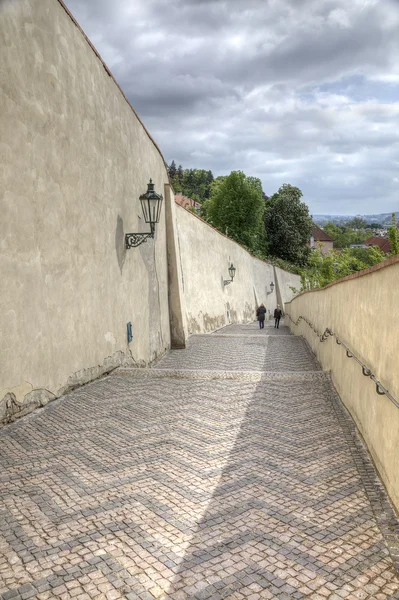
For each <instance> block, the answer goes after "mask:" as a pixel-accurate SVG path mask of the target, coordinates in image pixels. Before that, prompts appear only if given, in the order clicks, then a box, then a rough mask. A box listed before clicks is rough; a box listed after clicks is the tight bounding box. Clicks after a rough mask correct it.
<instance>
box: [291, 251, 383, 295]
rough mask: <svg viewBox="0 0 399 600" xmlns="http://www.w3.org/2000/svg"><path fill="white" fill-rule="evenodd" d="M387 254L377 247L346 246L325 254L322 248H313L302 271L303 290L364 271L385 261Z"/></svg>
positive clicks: (322, 285) (318, 286)
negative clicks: (340, 249)
mask: <svg viewBox="0 0 399 600" xmlns="http://www.w3.org/2000/svg"><path fill="white" fill-rule="evenodd" d="M384 259H385V255H384V254H383V252H381V250H380V249H379V248H377V247H369V248H346V249H345V250H342V251H337V250H333V251H332V252H330V254H327V255H324V254H322V252H321V251H320V249H316V250H312V252H311V253H310V256H309V258H308V262H307V264H306V266H305V267H304V268H303V269H302V271H301V292H302V291H304V290H310V289H314V288H320V287H324V286H325V285H328V284H329V283H331V282H332V281H336V280H337V279H340V278H341V277H345V276H346V275H350V274H351V273H356V272H357V271H362V270H363V269H367V268H368V267H372V266H373V265H376V264H378V263H380V262H381V261H383V260H384Z"/></svg>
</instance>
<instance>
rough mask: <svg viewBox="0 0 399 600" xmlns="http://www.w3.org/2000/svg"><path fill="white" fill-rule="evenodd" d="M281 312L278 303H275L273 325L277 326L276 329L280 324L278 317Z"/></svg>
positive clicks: (279, 317)
mask: <svg viewBox="0 0 399 600" xmlns="http://www.w3.org/2000/svg"><path fill="white" fill-rule="evenodd" d="M282 314H283V311H282V310H281V308H280V305H279V304H277V308H275V309H274V326H275V327H277V329H278V328H279V326H280V319H281V316H282Z"/></svg>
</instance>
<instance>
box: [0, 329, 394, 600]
mask: <svg viewBox="0 0 399 600" xmlns="http://www.w3.org/2000/svg"><path fill="white" fill-rule="evenodd" d="M0 462H1V471H0V499H1V507H0V533H1V534H2V536H3V538H2V541H0V597H2V598H3V599H4V600H6V599H10V598H18V599H19V600H20V599H23V600H25V599H28V598H38V599H39V600H46V599H52V598H60V599H61V600H64V599H65V600H69V598H77V599H78V600H89V599H91V598H97V599H98V600H104V599H105V600H116V599H119V598H127V599H128V600H133V599H134V600H137V599H141V600H153V599H156V598H162V599H173V600H186V599H193V600H194V599H196V600H206V599H210V600H221V599H222V598H228V599H229V600H233V599H234V600H240V599H248V600H258V599H263V598H265V599H268V598H269V599H272V598H277V599H279V600H292V599H300V598H311V599H312V600H327V599H330V600H340V599H342V598H347V599H349V600H359V599H360V600H362V599H363V600H366V599H370V600H371V599H373V600H388V599H389V600H392V599H397V598H399V579H398V572H397V571H396V570H395V563H397V562H399V554H398V544H397V538H398V533H399V525H398V521H397V520H396V518H395V515H394V513H393V510H392V508H391V506H390V504H389V501H388V500H387V498H386V496H385V493H384V490H383V487H382V485H381V484H380V482H379V481H378V479H377V477H376V474H375V471H374V469H373V466H372V464H371V462H370V460H369V458H368V456H367V453H366V452H365V450H364V448H363V446H362V443H361V441H360V439H359V437H358V435H357V433H356V431H355V428H354V426H353V423H352V421H351V419H350V418H349V416H348V415H347V413H346V412H345V411H344V410H343V409H342V407H341V404H340V401H339V399H338V398H337V396H336V393H335V391H334V389H333V387H332V385H331V382H330V379H329V377H328V375H327V374H325V373H323V372H322V371H321V370H320V367H319V365H318V364H317V362H316V361H315V359H314V357H313V355H312V354H311V352H310V351H309V349H308V347H307V346H306V345H305V343H304V342H303V340H302V339H301V338H297V337H294V336H292V335H291V334H290V333H289V331H288V329H287V328H285V327H281V328H280V329H279V330H276V329H274V328H273V327H270V326H267V327H266V328H265V330H264V331H260V330H259V329H258V328H257V324H256V323H254V324H250V325H245V326H230V327H226V328H225V329H223V330H221V331H218V332H216V333H214V334H212V335H204V336H193V337H192V338H190V340H189V344H188V347H187V349H186V350H175V351H171V352H170V353H169V354H168V355H167V356H165V357H164V358H163V359H162V360H161V361H160V362H159V363H158V364H157V366H156V367H155V368H154V369H149V370H144V369H139V370H134V369H120V370H118V371H117V372H115V373H114V374H113V375H111V376H109V377H106V378H104V379H102V380H99V381H97V382H94V383H93V384H90V385H87V386H85V387H83V388H81V389H79V390H77V391H75V392H74V393H72V394H69V395H68V396H67V397H65V398H62V399H59V400H57V401H55V402H53V403H52V404H49V405H48V406H47V407H45V408H44V409H42V410H41V411H40V412H36V413H34V414H32V415H29V416H28V417H25V418H23V419H21V420H20V421H19V422H15V423H14V424H12V425H10V426H8V427H6V428H5V429H3V430H2V431H1V432H0Z"/></svg>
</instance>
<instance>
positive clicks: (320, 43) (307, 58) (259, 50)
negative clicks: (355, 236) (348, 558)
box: [66, 0, 399, 214]
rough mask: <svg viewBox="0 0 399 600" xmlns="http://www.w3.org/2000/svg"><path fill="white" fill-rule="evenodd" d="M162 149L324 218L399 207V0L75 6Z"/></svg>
mask: <svg viewBox="0 0 399 600" xmlns="http://www.w3.org/2000/svg"><path fill="white" fill-rule="evenodd" d="M66 5H67V6H68V8H69V9H70V10H71V12H72V14H73V15H74V16H75V18H76V19H77V21H78V22H79V23H80V25H81V26H82V28H83V29H84V31H85V32H86V34H87V35H88V37H89V38H90V39H91V41H92V42H93V44H94V45H95V46H96V48H97V50H98V51H99V52H100V54H101V56H102V58H103V59H104V61H105V62H106V63H107V65H108V67H109V68H110V69H111V71H112V73H113V75H114V76H115V78H116V80H117V81H118V83H119V84H120V86H121V87H122V89H123V90H124V92H125V94H126V96H127V97H128V99H129V100H130V102H131V104H132V105H133V107H134V108H135V110H136V112H137V113H138V114H139V116H140V117H141V118H142V120H143V122H144V123H145V125H146V127H147V128H148V129H149V131H150V133H151V134H152V136H153V137H154V139H155V141H156V142H157V143H158V145H159V146H160V148H161V151H162V152H163V155H164V157H165V160H166V161H167V162H168V163H170V162H171V160H172V159H174V160H175V161H176V163H177V164H179V163H181V164H182V165H183V167H184V168H204V169H211V170H212V171H213V173H214V175H222V174H228V173H230V171H233V170H237V169H239V170H242V171H244V172H245V173H246V174H247V175H253V176H257V177H259V178H260V179H261V180H262V184H263V188H264V191H265V192H266V194H268V195H270V194H272V193H273V192H275V191H276V190H277V189H278V188H279V187H280V185H282V184H283V183H291V184H292V185H296V186H298V187H300V188H301V190H302V191H303V194H304V200H305V201H306V202H307V203H308V205H309V207H310V209H311V212H312V213H313V214H321V213H329V214H358V213H360V214H366V213H380V212H391V211H393V210H399V0H350V1H349V0H170V1H167V0H112V2H111V1H110V0H66Z"/></svg>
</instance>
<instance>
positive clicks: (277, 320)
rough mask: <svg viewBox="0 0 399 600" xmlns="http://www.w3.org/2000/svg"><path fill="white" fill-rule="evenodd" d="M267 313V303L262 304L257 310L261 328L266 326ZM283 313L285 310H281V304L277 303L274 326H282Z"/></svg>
mask: <svg viewBox="0 0 399 600" xmlns="http://www.w3.org/2000/svg"><path fill="white" fill-rule="evenodd" d="M266 313H267V310H266V308H265V305H264V304H261V305H260V306H259V308H258V309H257V311H256V316H257V318H258V321H259V328H260V329H264V327H265V317H266ZM282 314H283V311H282V310H281V308H280V305H279V304H277V307H276V308H275V309H274V327H276V328H277V329H278V328H279V326H280V319H281V316H282Z"/></svg>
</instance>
